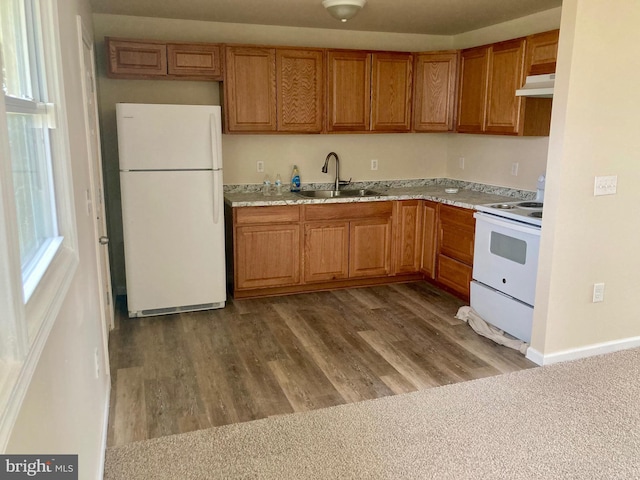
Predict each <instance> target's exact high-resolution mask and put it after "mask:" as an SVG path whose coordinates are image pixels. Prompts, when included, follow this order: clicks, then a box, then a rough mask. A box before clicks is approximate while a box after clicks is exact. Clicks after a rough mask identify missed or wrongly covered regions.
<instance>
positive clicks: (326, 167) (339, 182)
mask: <svg viewBox="0 0 640 480" xmlns="http://www.w3.org/2000/svg"><path fill="white" fill-rule="evenodd" d="M331 157H333V158H335V159H336V179H335V186H334V189H335V190H340V185H349V184H350V183H351V179H349V180H340V159H339V158H338V154H337V153H336V152H330V153H329V155H327V158H326V159H325V161H324V165H323V166H322V173H327V172H328V171H329V159H330V158H331Z"/></svg>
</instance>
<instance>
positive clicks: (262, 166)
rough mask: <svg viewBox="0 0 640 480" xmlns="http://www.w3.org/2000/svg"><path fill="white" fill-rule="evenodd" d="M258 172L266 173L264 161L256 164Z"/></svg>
mask: <svg viewBox="0 0 640 480" xmlns="http://www.w3.org/2000/svg"><path fill="white" fill-rule="evenodd" d="M256 170H258V173H264V162H263V161H262V160H258V161H257V162H256Z"/></svg>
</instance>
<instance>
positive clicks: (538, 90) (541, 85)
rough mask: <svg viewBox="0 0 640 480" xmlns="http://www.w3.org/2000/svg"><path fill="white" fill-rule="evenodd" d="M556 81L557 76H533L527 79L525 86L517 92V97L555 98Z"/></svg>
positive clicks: (553, 74)
mask: <svg viewBox="0 0 640 480" xmlns="http://www.w3.org/2000/svg"><path fill="white" fill-rule="evenodd" d="M555 80H556V74H555V73H550V74H547V75H531V76H529V77H527V80H526V82H525V84H524V86H523V87H522V88H521V89H519V90H516V97H542V98H551V97H553V84H554V83H555Z"/></svg>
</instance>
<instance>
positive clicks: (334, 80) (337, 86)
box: [327, 51, 371, 132]
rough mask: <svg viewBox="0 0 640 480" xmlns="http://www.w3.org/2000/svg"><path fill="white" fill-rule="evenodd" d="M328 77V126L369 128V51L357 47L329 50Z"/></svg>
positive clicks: (350, 129) (334, 129)
mask: <svg viewBox="0 0 640 480" xmlns="http://www.w3.org/2000/svg"><path fill="white" fill-rule="evenodd" d="M327 78H328V96H329V98H328V99H327V103H328V105H327V117H328V118H327V130H328V131H330V132H339V131H343V132H363V131H366V130H369V126H370V123H371V119H370V111H371V110H370V102H371V91H370V90H371V55H370V54H368V53H367V52H358V51H330V52H328V53H327Z"/></svg>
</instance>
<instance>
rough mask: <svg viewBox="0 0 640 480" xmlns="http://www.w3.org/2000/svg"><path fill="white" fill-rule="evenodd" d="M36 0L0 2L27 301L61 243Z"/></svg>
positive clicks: (4, 82) (5, 87)
mask: <svg viewBox="0 0 640 480" xmlns="http://www.w3.org/2000/svg"><path fill="white" fill-rule="evenodd" d="M38 6H39V5H38V3H37V2H29V1H26V2H25V1H23V0H3V2H2V3H1V6H0V26H1V27H2V28H1V29H0V31H1V33H0V42H1V44H2V57H3V59H4V61H3V66H4V68H3V72H2V74H3V75H2V89H3V91H4V95H5V108H6V112H7V127H8V138H9V147H10V156H11V171H12V180H13V191H14V196H15V200H14V201H15V208H16V218H17V221H18V225H17V226H18V238H19V245H20V266H21V271H22V281H23V290H24V297H25V301H27V300H28V299H29V298H30V296H31V294H32V293H33V291H34V289H35V287H36V285H37V283H38V281H39V279H40V278H41V277H42V275H43V273H44V271H45V270H46V268H47V266H48V264H49V262H50V261H51V257H52V254H54V253H55V251H56V250H57V248H58V246H59V245H60V240H61V239H60V238H59V236H58V223H57V212H56V204H55V196H54V185H53V171H52V168H51V167H52V158H51V153H52V152H51V143H50V138H49V135H50V133H49V126H50V125H49V124H50V122H49V116H50V114H51V112H52V110H53V108H52V104H49V105H47V100H48V98H47V78H46V73H45V64H44V60H43V49H42V38H41V31H42V29H41V28H39V21H38V19H39V18H40V15H39V11H38Z"/></svg>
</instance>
